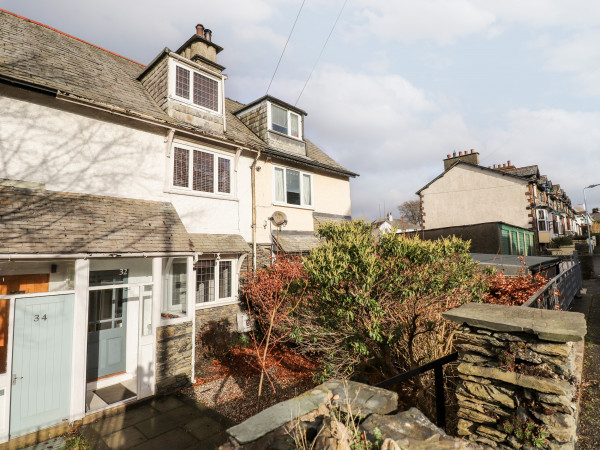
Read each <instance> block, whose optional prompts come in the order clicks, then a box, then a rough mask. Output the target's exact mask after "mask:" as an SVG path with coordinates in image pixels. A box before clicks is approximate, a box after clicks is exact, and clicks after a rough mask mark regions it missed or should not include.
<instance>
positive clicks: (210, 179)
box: [0, 10, 356, 442]
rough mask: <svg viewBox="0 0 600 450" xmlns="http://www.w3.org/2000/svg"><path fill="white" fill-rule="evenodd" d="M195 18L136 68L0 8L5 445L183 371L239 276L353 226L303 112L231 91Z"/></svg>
mask: <svg viewBox="0 0 600 450" xmlns="http://www.w3.org/2000/svg"><path fill="white" fill-rule="evenodd" d="M222 50H223V49H222V48H221V47H219V46H218V45H217V44H215V43H214V42H213V40H212V32H211V31H210V30H209V29H205V28H204V27H203V26H202V25H198V26H197V28H196V32H195V33H194V34H193V35H192V36H191V37H190V38H189V39H188V40H187V41H186V42H184V43H183V44H182V45H181V46H180V47H179V48H178V49H176V50H174V51H172V50H169V49H168V48H165V49H164V50H162V51H160V53H159V54H158V55H157V56H156V58H155V59H154V60H153V61H151V62H150V63H149V64H148V65H142V64H139V63H137V62H134V61H131V60H129V59H127V58H125V57H122V56H119V55H116V54H114V53H112V52H110V51H107V50H104V49H102V48H99V47H96V46H94V45H92V44H89V43H87V42H84V41H82V40H80V39H77V38H75V37H72V36H69V35H66V34H64V33H62V32H60V31H58V30H55V29H52V28H50V27H47V26H45V25H42V24H39V23H36V22H34V21H31V20H28V19H25V18H22V17H19V16H16V15H14V14H12V13H10V12H7V11H1V10H0V179H1V180H0V206H1V208H0V442H5V441H7V440H9V439H12V438H14V437H17V436H21V435H25V434H27V433H31V432H36V431H38V430H40V429H43V428H46V427H50V426H53V425H55V424H58V423H62V422H64V421H76V420H79V419H81V418H83V417H84V416H85V415H87V414H90V413H92V412H94V411H99V410H101V409H103V408H109V407H112V406H115V405H119V404H122V403H123V402H128V401H135V400H136V399H142V398H144V397H147V396H151V395H153V394H155V393H159V392H162V391H167V390H169V389H173V388H175V387H177V386H179V385H181V384H183V383H185V382H187V381H189V380H190V379H191V378H192V377H193V370H194V367H193V361H194V354H193V353H194V350H193V349H194V339H195V338H194V336H195V334H196V332H197V331H198V330H199V329H200V328H201V327H202V326H203V324H204V323H206V321H208V320H215V319H218V320H221V319H223V320H225V321H229V323H230V324H231V326H232V327H233V328H234V329H237V328H238V325H239V327H240V329H243V327H244V326H245V324H244V316H243V315H242V314H241V310H240V303H239V298H238V287H239V283H240V275H241V274H242V273H243V272H245V271H247V270H251V269H252V268H253V267H258V266H261V265H265V264H269V262H270V259H271V257H272V255H273V253H274V252H275V251H282V252H289V253H302V252H305V251H307V250H309V249H310V248H311V247H312V246H314V245H315V244H316V238H315V236H314V227H315V223H316V222H319V221H326V220H345V219H348V218H349V217H350V214H351V209H350V179H351V178H353V177H355V176H356V174H355V173H353V172H352V171H350V170H348V169H346V168H344V167H342V166H341V165H340V164H338V163H336V162H335V161H334V160H333V159H332V158H330V157H329V156H327V154H325V153H324V152H323V151H322V150H321V149H319V148H318V147H317V146H316V145H315V144H313V143H312V142H311V141H309V140H308V139H307V138H306V136H305V132H304V131H305V121H306V120H307V113H306V112H305V111H303V110H302V109H300V108H297V107H295V106H292V105H290V104H288V103H286V102H285V101H282V100H280V99H277V98H274V97H271V96H265V97H262V98H259V99H257V100H256V101H253V102H251V103H248V104H242V103H239V102H236V101H234V100H231V99H229V98H227V96H226V92H225V91H226V85H227V83H228V82H229V81H227V76H226V75H225V74H224V70H225V67H223V66H221V65H220V64H219V63H218V62H217V55H218V54H219V53H220V52H221V51H222Z"/></svg>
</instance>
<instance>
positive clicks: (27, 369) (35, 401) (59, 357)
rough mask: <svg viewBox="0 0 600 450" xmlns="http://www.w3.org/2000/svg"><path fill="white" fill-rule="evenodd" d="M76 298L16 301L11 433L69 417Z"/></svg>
mask: <svg viewBox="0 0 600 450" xmlns="http://www.w3.org/2000/svg"><path fill="white" fill-rule="evenodd" d="M74 298H75V296H74V295H73V294H64V295H46V296H40V297H29V298H17V299H16V300H15V321H14V340H13V342H14V345H13V362H12V389H11V402H10V403H11V406H10V435H11V436H12V437H14V436H19V435H22V434H26V433H29V432H32V431H35V430H39V429H41V428H45V427H47V426H50V425H54V424H57V423H60V422H61V421H64V420H68V419H69V410H70V399H71V395H70V389H71V364H72V342H73V308H74Z"/></svg>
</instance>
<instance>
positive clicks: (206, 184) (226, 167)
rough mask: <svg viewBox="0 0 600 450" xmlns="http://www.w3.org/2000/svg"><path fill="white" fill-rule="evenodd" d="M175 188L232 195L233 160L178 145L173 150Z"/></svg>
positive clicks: (173, 181)
mask: <svg viewBox="0 0 600 450" xmlns="http://www.w3.org/2000/svg"><path fill="white" fill-rule="evenodd" d="M172 160H173V167H172V173H173V180H172V183H173V187H176V188H182V189H186V190H190V191H196V192H207V193H212V194H226V195H228V194H231V193H232V191H231V177H232V174H231V169H232V164H231V158H230V157H229V156H224V155H218V154H214V153H211V152H207V151H203V150H195V149H191V148H187V147H185V146H180V145H177V146H175V147H174V148H173V154H172Z"/></svg>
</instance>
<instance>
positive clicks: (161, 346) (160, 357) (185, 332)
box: [156, 321, 193, 394]
mask: <svg viewBox="0 0 600 450" xmlns="http://www.w3.org/2000/svg"><path fill="white" fill-rule="evenodd" d="M192 345H193V336H192V322H191V321H190V322H184V323H178V324H175V325H166V326H164V327H158V328H157V330H156V393H157V394H166V393H169V392H173V391H175V390H176V389H179V388H181V387H183V386H185V385H187V384H189V383H190V378H191V376H192Z"/></svg>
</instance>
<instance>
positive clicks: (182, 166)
mask: <svg viewBox="0 0 600 450" xmlns="http://www.w3.org/2000/svg"><path fill="white" fill-rule="evenodd" d="M189 158H190V155H189V151H188V150H185V149H183V148H178V147H175V151H174V152H173V186H181V187H187V186H188V182H189V181H188V180H189Z"/></svg>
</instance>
